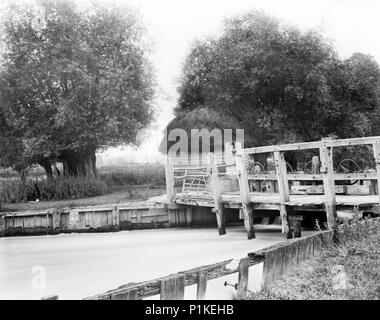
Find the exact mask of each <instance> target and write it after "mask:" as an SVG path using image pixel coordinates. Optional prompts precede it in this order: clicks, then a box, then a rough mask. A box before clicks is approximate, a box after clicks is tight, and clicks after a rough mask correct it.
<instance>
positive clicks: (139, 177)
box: [99, 164, 165, 187]
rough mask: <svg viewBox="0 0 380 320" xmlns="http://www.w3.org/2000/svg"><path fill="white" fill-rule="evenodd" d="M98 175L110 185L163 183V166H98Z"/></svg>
mask: <svg viewBox="0 0 380 320" xmlns="http://www.w3.org/2000/svg"><path fill="white" fill-rule="evenodd" d="M99 176H100V178H101V179H102V180H103V181H105V182H106V183H107V184H108V185H110V186H128V185H144V184H150V185H152V186H155V187H158V186H164V185H165V167H164V166H163V165H160V164H147V165H142V164H140V165H132V164H131V165H126V166H107V167H100V168H99Z"/></svg>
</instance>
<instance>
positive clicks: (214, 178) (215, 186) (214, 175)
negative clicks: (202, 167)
mask: <svg viewBox="0 0 380 320" xmlns="http://www.w3.org/2000/svg"><path fill="white" fill-rule="evenodd" d="M207 167H208V170H209V172H210V188H211V192H212V195H213V200H214V210H213V211H214V212H215V215H216V221H217V223H218V232H219V235H220V236H221V235H224V234H226V222H225V212H224V208H223V204H222V191H221V183H220V180H219V174H218V167H217V166H216V162H215V161H214V154H213V153H209V154H208V163H207Z"/></svg>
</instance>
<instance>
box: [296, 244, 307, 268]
mask: <svg viewBox="0 0 380 320" xmlns="http://www.w3.org/2000/svg"><path fill="white" fill-rule="evenodd" d="M306 247H307V243H306V240H305V238H300V239H299V240H298V248H297V265H299V264H300V263H302V262H303V261H304V260H305V259H306V251H307V250H306Z"/></svg>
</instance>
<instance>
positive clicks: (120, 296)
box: [110, 290, 138, 300]
mask: <svg viewBox="0 0 380 320" xmlns="http://www.w3.org/2000/svg"><path fill="white" fill-rule="evenodd" d="M110 298H111V300H138V299H137V290H130V291H124V292H116V293H113V294H111V295H110Z"/></svg>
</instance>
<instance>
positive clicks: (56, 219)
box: [52, 210, 61, 229]
mask: <svg viewBox="0 0 380 320" xmlns="http://www.w3.org/2000/svg"><path fill="white" fill-rule="evenodd" d="M52 217H53V229H58V228H59V227H60V226H61V213H60V212H59V211H57V210H54V211H53V212H52Z"/></svg>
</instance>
